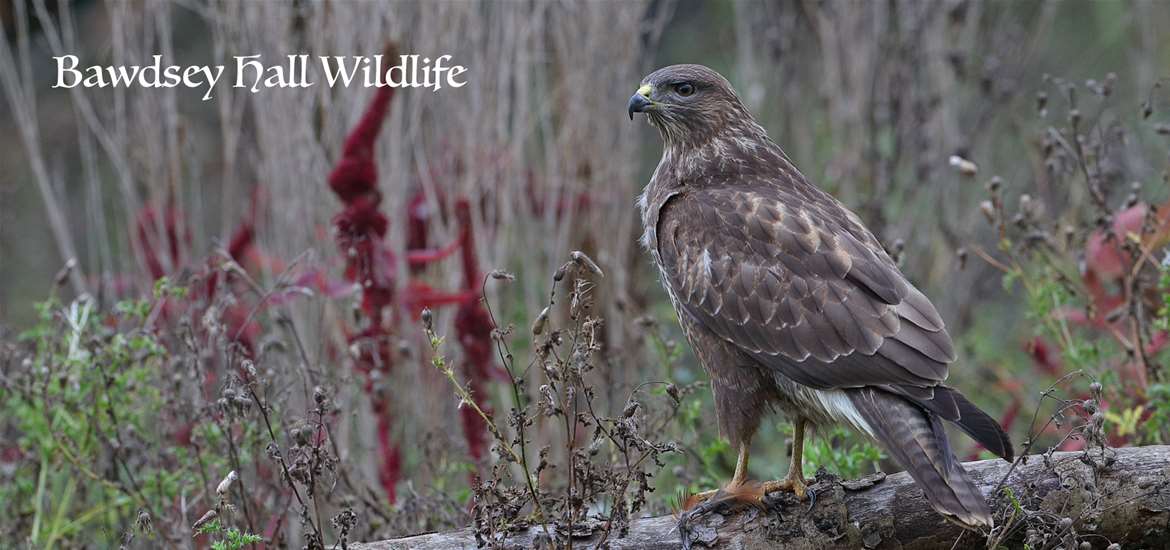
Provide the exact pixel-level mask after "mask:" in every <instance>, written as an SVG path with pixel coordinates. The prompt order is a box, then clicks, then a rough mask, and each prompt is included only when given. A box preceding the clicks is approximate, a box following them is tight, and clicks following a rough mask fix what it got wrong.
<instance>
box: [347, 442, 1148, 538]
mask: <svg viewBox="0 0 1170 550" xmlns="http://www.w3.org/2000/svg"><path fill="white" fill-rule="evenodd" d="M964 467H965V468H966V469H967V471H968V472H970V474H971V478H972V480H973V481H974V482H975V484H976V486H978V487H980V488H981V489H982V491H983V494H984V495H985V496H987V497H988V498H990V499H991V500H990V502H991V503H992V504H993V505H994V507H995V510H996V511H997V515H996V520H997V522H998V527H997V529H996V530H995V531H993V532H991V533H990V536H991V538H992V539H993V540H994V541H995V542H996V543H997V544H999V545H1003V546H1006V547H1010V548H1017V547H1021V546H1022V545H1023V543H1024V542H1025V539H1026V538H1028V537H1029V536H1031V537H1033V540H1032V542H1031V545H1032V546H1033V547H1043V548H1058V547H1065V548H1069V549H1070V550H1071V549H1074V548H1078V547H1080V545H1081V544H1082V543H1083V542H1088V543H1089V544H1090V545H1091V546H1092V547H1093V548H1106V547H1107V546H1109V545H1110V544H1112V543H1119V544H1121V545H1122V547H1123V548H1170V446H1149V447H1132V448H1122V449H1110V450H1106V451H1105V452H1102V451H1100V450H1094V451H1092V452H1090V453H1088V454H1086V453H1083V452H1061V453H1053V454H1051V455H1033V456H1029V457H1026V458H1025V459H1023V460H1021V461H1020V462H1019V463H1018V464H1016V465H1015V466H1014V467H1013V465H1012V464H1010V463H1008V462H1005V461H1003V460H998V459H996V460H982V461H978V462H968V463H966V464H964ZM1005 476H1006V481H1004V483H1003V487H1006V488H1008V490H1009V491H1010V493H1009V492H1008V491H998V492H997V491H996V489H997V488H998V487H999V486H1000V482H1001V481H1003V480H1005ZM812 488H813V489H814V490H815V491H816V495H817V496H816V501H815V503H814V504H813V505H812V507H811V508H810V507H809V505H808V503H802V502H798V501H796V500H795V499H794V498H793V497H792V496H791V495H789V494H779V493H776V494H773V495H769V497H768V499H767V506H766V509H763V510H761V509H756V508H747V509H743V510H738V511H728V512H723V513H709V514H706V515H703V516H701V517H695V518H692V519H691V520H690V521H689V522H688V527H687V529H686V530H685V531H686V533H687V537H686V538H687V543H688V544H689V546H690V547H691V548H740V549H757V548H759V549H763V548H779V547H783V548H786V549H808V550H814V549H815V550H832V549H847V548H848V549H854V548H903V549H908V550H909V549H937V548H943V549H946V548H954V549H982V548H986V547H987V546H988V539H987V534H986V533H985V534H976V533H973V532H970V531H964V530H963V529H962V528H960V527H958V526H957V525H954V524H952V523H950V522H947V521H946V520H944V519H943V518H942V516H940V515H938V514H937V513H935V512H934V510H932V509H931V508H930V506H929V505H928V504H927V502H926V500H925V499H924V498H923V496H922V491H920V490H919V489H918V488H917V487H916V486H915V485H914V482H913V481H912V480H911V479H910V477H909V476H907V475H906V474H905V473H904V472H903V473H898V474H893V475H890V476H884V475H882V474H877V475H875V476H869V477H868V478H863V479H861V480H851V481H842V480H839V479H837V478H835V477H834V476H831V475H827V474H824V473H822V474H819V475H818V476H817V480H816V482H815V484H813V485H812ZM993 493H994V494H993ZM1009 495H1010V496H1009ZM1064 518H1067V519H1064ZM574 531H575V532H576V531H578V530H577V529H574ZM602 531H603V529H602V528H601V526H597V528H595V529H594V530H593V532H592V533H590V532H589V531H588V530H585V531H584V532H582V536H579V537H574V540H573V546H574V547H575V548H593V547H595V546H596V545H597V542H598V538H599V537H600V534H601V532H602ZM542 533H543V531H542V530H541V529H540V528H532V529H527V530H525V531H521V532H519V533H517V534H516V535H515V536H514V537H512V538H510V539H509V540H508V541H506V543H505V545H504V547H505V548H535V547H538V546H542V545H541V544H540V542H541V541H540V537H542V536H543V535H542ZM1045 536H1047V537H1048V538H1047V539H1044V537H1045ZM1070 542H1072V543H1074V544H1075V545H1070V544H1069V543H1070ZM1037 543H1039V544H1037ZM606 547H608V548H612V549H626V550H667V549H671V550H673V549H677V548H683V547H684V544H683V537H681V536H680V531H679V529H678V520H677V519H676V518H675V517H672V516H659V517H651V518H642V519H636V520H634V521H632V522H631V524H630V527H629V530H628V532H627V533H626V534H625V535H624V536H622V537H621V538H614V537H613V536H612V534H611V536H610V538H609V539H608V541H607V546H606ZM351 548H356V549H360V550H406V549H410V550H455V549H471V548H476V539H475V534H474V532H473V531H472V530H471V529H463V530H459V531H454V532H449V533H432V534H427V535H419V536H413V537H407V538H401V539H394V540H387V541H381V542H373V543H367V544H361V545H351Z"/></svg>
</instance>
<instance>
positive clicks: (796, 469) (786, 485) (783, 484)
mask: <svg viewBox="0 0 1170 550" xmlns="http://www.w3.org/2000/svg"><path fill="white" fill-rule="evenodd" d="M805 422H806V421H805V419H804V417H798V418H797V419H796V422H794V423H793V430H792V462H791V463H789V465H788V476H786V477H785V478H784V479H782V480H780V481H768V482H765V483H764V493H765V494H767V493H771V492H772V491H792V492H793V493H794V494H795V495H796V498H798V499H800V500H804V497H805V495H806V494H808V485H807V484H805V481H804V425H805Z"/></svg>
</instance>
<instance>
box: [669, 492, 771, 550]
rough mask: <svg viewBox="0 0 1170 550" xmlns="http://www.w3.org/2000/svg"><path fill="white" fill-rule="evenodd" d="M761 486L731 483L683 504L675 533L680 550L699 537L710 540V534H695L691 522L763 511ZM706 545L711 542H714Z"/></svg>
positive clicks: (692, 496)
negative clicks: (715, 515)
mask: <svg viewBox="0 0 1170 550" xmlns="http://www.w3.org/2000/svg"><path fill="white" fill-rule="evenodd" d="M766 494H767V493H766V492H765V491H764V485H763V484H762V483H759V482H755V481H744V482H734V481H733V482H731V483H729V484H727V486H725V487H723V488H721V489H716V490H712V491H703V492H702V493H696V494H694V495H691V496H689V497H687V498H686V499H684V500H683V502H682V506H681V508H682V509H681V512H680V513H679V515H678V531H679V535H680V536H681V538H682V541H683V548H684V549H689V548H691V542H692V541H693V540H701V539H702V537H703V536H713V535H714V534H715V533H714V531H710V530H708V531H710V532H706V531H702V529H699V530H698V531H696V530H695V528H694V527H693V522H694V521H695V520H696V519H698V518H701V517H703V516H705V515H706V514H709V513H712V512H719V513H723V512H724V511H728V510H739V509H743V508H749V507H750V508H759V509H761V510H763V509H765V508H767V505H766V504H765V503H764V496H765V495H766ZM706 542H714V539H712V540H710V541H706Z"/></svg>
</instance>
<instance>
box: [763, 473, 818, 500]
mask: <svg viewBox="0 0 1170 550" xmlns="http://www.w3.org/2000/svg"><path fill="white" fill-rule="evenodd" d="M776 491H787V492H790V493H792V494H794V495H796V498H797V499H799V500H804V497H806V496H808V485H807V484H805V482H804V479H803V478H799V477H792V476H789V477H786V478H784V479H781V480H774V481H765V482H764V493H765V494H767V493H774V492H776Z"/></svg>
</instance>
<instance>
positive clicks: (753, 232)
mask: <svg viewBox="0 0 1170 550" xmlns="http://www.w3.org/2000/svg"><path fill="white" fill-rule="evenodd" d="M628 111H629V115H630V118H631V119H632V118H633V116H634V113H645V114H646V115H647V117H648V119H649V122H650V124H651V125H653V126H654V127H655V128H657V129H658V131H659V133H660V134H661V135H662V139H663V141H664V144H665V146H664V150H663V153H662V160H661V161H660V162H659V164H658V168H657V169H655V171H654V175H653V176H652V177H651V179H650V184H649V185H648V186H647V187H646V190H645V192H644V194H643V195H642V196H641V198H640V199H639V201H638V202H639V206H640V208H641V211H642V222H643V225H644V229H645V232H644V234H643V239H642V240H643V244H644V245H645V246H646V248H647V249H649V251H650V254H651V255H652V256H653V258H654V261H655V263H656V264H657V266H658V270H659V272H660V274H661V278H662V283H663V285H664V286H665V287H666V290H667V293H668V294H669V295H670V299H671V302H672V303H673V304H674V308H675V311H676V312H677V313H678V318H679V322H680V324H681V325H682V328H683V331H684V332H685V333H686V336H687V339H688V341H689V342H690V344H691V347H692V348H694V350H695V354H696V355H697V356H698V358H699V361H700V362H701V363H702V365H703V367H704V369H705V370H706V371H707V373H708V375H709V376H710V379H711V390H712V392H713V393H714V397H715V409H716V415H717V419H718V424H719V429H720V432H721V433H722V434H723V435H724V436H725V437H727V438H728V439H729V440H730V442H731V444H732V446H734V447H736V448H737V449H738V451H739V457H738V460H737V461H736V468H735V474H734V477H733V478H732V480H731V482H730V483H729V485H728V488H729V489H733V488H738V487H741V486H742V485H743V484H744V482H745V481H746V475H747V463H748V449H749V447H750V444H751V440H752V436H753V434H755V433H756V429H757V428H758V427H759V425H760V420H761V417H762V416H763V415H764V413H765V412H767V410H768V409H770V408H772V407H775V408H778V409H780V410H781V411H783V412H784V413H785V414H786V416H788V417H789V419H791V420H792V422H793V424H794V428H795V429H794V437H793V447H792V462H791V465H790V466H789V470H788V475H787V477H786V478H785V479H783V480H781V481H772V482H767V483H764V484H763V486H762V489H763V491H764V492H765V493H766V492H770V491H775V490H790V491H793V492H794V493H795V494H796V496H797V497H798V498H801V499H803V498H805V496H806V489H807V487H806V485H805V480H804V478H803V475H802V454H803V440H804V434H805V430H806V427H809V426H811V427H816V426H824V425H831V424H844V425H846V426H848V427H851V428H853V429H855V430H857V431H858V432H861V433H862V434H864V435H867V436H869V437H871V438H873V439H874V440H876V441H877V442H878V443H879V444H881V445H882V446H883V447H884V448H885V449H886V451H887V452H888V453H889V454H890V456H892V457H893V458H894V459H895V460H897V461H898V463H899V464H901V465H902V467H904V468H905V469H906V471H907V472H909V474H910V476H911V477H912V478H913V479H914V481H915V482H917V484H918V486H919V487H921V489H922V491H923V493H924V494H925V496H926V498H927V500H928V501H929V502H930V504H931V505H932V506H933V507H934V509H935V510H937V511H938V512H940V513H941V514H942V515H943V516H945V517H946V518H947V519H950V520H952V521H955V522H957V523H958V524H960V525H962V526H964V527H967V528H978V527H990V526H992V517H991V510H990V508H989V507H988V505H987V502H986V500H984V498H983V495H982V494H981V493H980V492H979V490H978V489H976V488H975V486H974V485H973V484H972V483H971V481H970V479H969V478H968V476H967V474H966V472H965V471H964V470H963V468H962V466H961V465H960V464H959V461H958V460H957V459H956V458H955V456H954V454H953V453H952V452H951V448H950V444H949V442H948V441H947V435H946V432H945V431H944V427H943V426H944V425H943V422H942V421H943V420H947V421H950V422H952V423H954V424H955V425H957V426H958V427H959V428H961V429H962V430H963V431H964V432H966V433H967V434H968V435H970V436H971V437H972V438H974V439H975V440H976V441H978V442H979V443H981V444H982V445H983V446H984V447H986V448H987V449H988V450H990V451H991V452H993V453H995V454H997V455H999V456H1001V457H1003V458H1005V459H1007V460H1011V458H1012V445H1011V441H1010V440H1009V439H1008V436H1007V434H1005V433H1004V431H1003V428H1002V427H1000V425H999V424H998V423H997V422H996V421H995V420H994V419H992V418H991V417H990V416H988V415H987V414H986V413H984V412H983V411H981V410H980V409H979V408H978V407H976V406H975V405H973V404H972V403H971V402H970V401H968V400H967V398H966V397H964V396H963V394H961V393H959V391H958V390H956V389H954V388H951V387H949V386H947V385H946V383H945V382H946V379H947V369H948V366H949V365H950V363H952V362H953V361H954V360H955V353H954V349H953V346H952V344H951V337H950V335H948V334H947V331H946V328H945V327H944V325H943V321H942V318H940V317H939V314H938V312H937V311H936V310H935V308H934V306H933V305H932V304H931V303H930V300H929V299H928V298H927V297H926V296H925V295H923V294H922V292H920V291H919V290H918V289H917V288H915V287H914V285H912V284H910V282H908V281H907V280H906V277H905V276H903V275H902V273H901V272H900V271H899V270H898V267H897V266H896V265H895V264H894V262H893V261H892V260H891V259H890V257H889V255H887V254H886V252H885V251H884V250H883V249H882V246H881V243H880V242H879V241H878V240H877V238H876V237H874V235H873V234H872V233H870V232H869V230H867V229H866V228H865V225H864V224H863V223H862V221H861V219H860V218H859V217H858V216H857V215H856V214H854V213H853V212H850V211H849V210H848V209H847V208H845V207H844V206H843V205H842V204H841V203H840V202H838V201H837V200H836V199H835V198H833V197H832V196H830V195H829V194H828V193H825V192H824V191H822V190H821V189H820V188H818V187H816V186H815V185H813V184H812V183H810V182H809V181H808V179H806V178H805V177H804V175H802V174H801V173H800V171H799V170H797V169H796V167H795V166H793V164H792V162H791V161H790V160H789V159H788V157H787V155H785V154H784V151H782V150H781V149H780V147H779V146H778V145H776V143H774V142H773V141H772V140H771V139H769V138H768V134H767V133H766V132H765V131H764V129H763V128H762V127H761V126H760V125H759V124H758V123H756V121H755V119H754V118H752V115H751V113H749V112H748V110H747V108H745V107H744V105H743V103H742V102H741V101H740V99H739V96H738V95H737V94H736V93H735V90H733V89H732V87H731V85H730V83H728V81H727V79H725V78H723V76H721V75H720V74H719V73H717V72H715V71H713V70H711V69H709V68H707V67H703V66H701V65H674V66H670V67H666V68H663V69H659V70H657V71H655V72H653V73H651V74H650V75H649V76H647V77H646V78H645V79H643V81H642V85H641V87H640V88H639V89H638V91H637V93H635V94H634V95H633V97H631V98H630V101H629V104H628Z"/></svg>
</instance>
